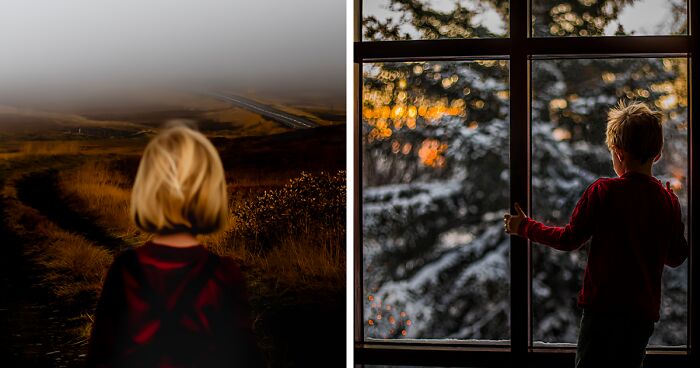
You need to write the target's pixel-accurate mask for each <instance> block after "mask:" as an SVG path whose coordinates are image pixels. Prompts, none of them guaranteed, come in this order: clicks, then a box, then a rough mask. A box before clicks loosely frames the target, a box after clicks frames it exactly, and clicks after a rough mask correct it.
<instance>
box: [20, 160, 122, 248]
mask: <svg viewBox="0 0 700 368" xmlns="http://www.w3.org/2000/svg"><path fill="white" fill-rule="evenodd" d="M17 196H18V197H19V199H20V201H22V202H23V203H24V204H26V205H28V206H30V207H33V208H35V209H36V210H38V211H39V212H41V213H42V214H43V215H44V216H46V217H47V218H48V219H49V220H50V221H52V222H53V223H55V224H56V225H58V226H60V227H61V228H62V229H63V230H66V231H69V232H72V233H76V234H80V235H81V236H83V237H85V238H86V239H88V240H90V241H91V242H93V243H95V244H97V245H100V246H103V247H105V248H108V249H111V250H119V249H120V247H121V246H123V245H124V242H123V241H122V240H121V239H119V238H116V237H114V236H112V235H110V234H109V233H107V232H106V231H105V230H104V229H102V228H101V227H99V226H98V225H96V224H95V222H94V221H93V220H92V219H90V218H89V217H87V216H85V215H83V214H80V213H78V212H76V211H74V210H73V209H72V208H70V207H69V206H68V204H67V203H65V202H64V200H63V199H62V197H61V192H60V189H59V187H58V170H57V169H50V170H47V171H42V172H39V173H35V174H30V175H27V176H25V177H24V178H22V179H21V180H19V181H18V183H17Z"/></svg>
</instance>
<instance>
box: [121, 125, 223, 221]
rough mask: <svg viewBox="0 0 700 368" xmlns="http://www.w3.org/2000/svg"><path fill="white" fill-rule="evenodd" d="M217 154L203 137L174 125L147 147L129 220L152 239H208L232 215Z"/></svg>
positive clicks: (133, 192) (133, 196) (136, 184)
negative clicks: (167, 236)
mask: <svg viewBox="0 0 700 368" xmlns="http://www.w3.org/2000/svg"><path fill="white" fill-rule="evenodd" d="M227 205H228V199H227V193H226V180H225V176H224V169H223V165H222V164H221V158H220V157H219V154H218V153H217V151H216V148H214V146H213V145H212V144H211V142H210V141H209V140H208V139H207V138H206V137H205V136H204V135H203V134H202V133H200V132H198V131H196V130H193V129H191V128H189V127H187V126H186V125H184V123H183V122H180V121H171V122H169V123H168V124H167V125H166V126H165V128H164V129H163V130H162V131H160V132H159V133H158V135H156V136H155V137H154V138H153V139H152V140H151V141H150V142H149V143H148V145H147V146H146V149H145V151H144V153H143V157H142V158H141V163H140V164H139V168H138V171H137V173H136V180H135V181H134V187H133V190H132V192H131V209H130V211H131V218H132V219H133V220H134V222H135V223H136V226H138V227H139V228H140V229H142V230H144V231H146V232H149V233H158V234H168V233H175V232H190V233H192V234H210V233H215V232H218V231H220V230H222V229H223V228H224V226H225V222H226V215H227V212H228V207H227Z"/></svg>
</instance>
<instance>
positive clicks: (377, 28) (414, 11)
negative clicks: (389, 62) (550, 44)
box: [362, 0, 508, 41]
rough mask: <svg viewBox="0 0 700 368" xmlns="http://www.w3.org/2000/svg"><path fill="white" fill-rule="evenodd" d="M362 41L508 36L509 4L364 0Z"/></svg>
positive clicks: (480, 0) (479, 0)
mask: <svg viewBox="0 0 700 368" xmlns="http://www.w3.org/2000/svg"><path fill="white" fill-rule="evenodd" d="M362 6H363V8H362V10H363V11H362V34H363V36H362V37H363V40H371V41H389V40H432V39H441V38H490V37H505V36H507V35H508V32H507V25H508V1H503V0H501V1H491V0H456V1H455V0H427V1H418V0H398V1H397V0H362Z"/></svg>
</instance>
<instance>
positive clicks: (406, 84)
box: [362, 60, 510, 340]
mask: <svg viewBox="0 0 700 368" xmlns="http://www.w3.org/2000/svg"><path fill="white" fill-rule="evenodd" d="M363 75H364V83H363V101H362V103H363V106H362V107H363V111H362V145H363V146H362V202H363V205H362V225H363V228H362V231H363V255H364V258H363V275H364V280H363V284H364V300H363V308H364V316H365V317H366V318H365V320H364V332H365V337H366V338H367V339H382V338H385V339H396V338H415V339H443V338H450V339H493V340H507V339H508V338H509V313H510V307H509V290H510V288H509V247H510V241H509V239H508V237H507V236H505V234H504V232H503V224H502V216H503V212H504V211H505V210H506V209H507V208H508V196H509V176H508V142H509V133H508V131H509V129H508V106H509V90H508V62H507V61H505V60H483V61H465V62H416V63H381V64H366V65H365V66H364V70H363Z"/></svg>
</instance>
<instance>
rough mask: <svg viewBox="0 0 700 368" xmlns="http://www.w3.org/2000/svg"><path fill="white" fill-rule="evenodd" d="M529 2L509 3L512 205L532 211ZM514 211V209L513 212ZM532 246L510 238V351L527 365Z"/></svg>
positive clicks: (515, 238) (515, 357) (521, 239)
mask: <svg viewBox="0 0 700 368" xmlns="http://www.w3.org/2000/svg"><path fill="white" fill-rule="evenodd" d="M528 3H529V1H511V2H510V7H511V8H510V32H509V33H510V37H511V40H510V41H511V42H510V45H511V49H510V73H509V75H510V130H511V131H510V137H511V138H510V202H511V205H512V203H514V202H518V203H520V204H521V205H523V206H524V209H525V211H529V201H528V197H529V196H528V193H529V186H528V183H529V172H530V170H529V166H530V162H529V151H530V147H529V141H530V139H529V132H530V119H529V116H530V113H529V104H530V90H529V78H530V75H529V74H530V70H529V67H528V65H529V63H528V56H527V52H528V51H527V45H528V37H527V35H528V33H529V31H528V30H529V24H530V23H529V19H528V9H527V8H528ZM512 210H513V209H512ZM529 253H530V251H529V244H528V242H527V240H525V239H524V238H521V237H517V236H511V248H510V273H511V274H510V285H511V302H510V308H511V312H510V313H511V316H510V323H511V326H510V328H511V349H512V359H513V361H514V362H520V363H522V364H523V365H527V358H528V355H527V352H528V349H529V346H530V340H531V338H530V335H531V333H530V288H529V285H530V280H529V275H530V272H529V268H530V265H529Z"/></svg>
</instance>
